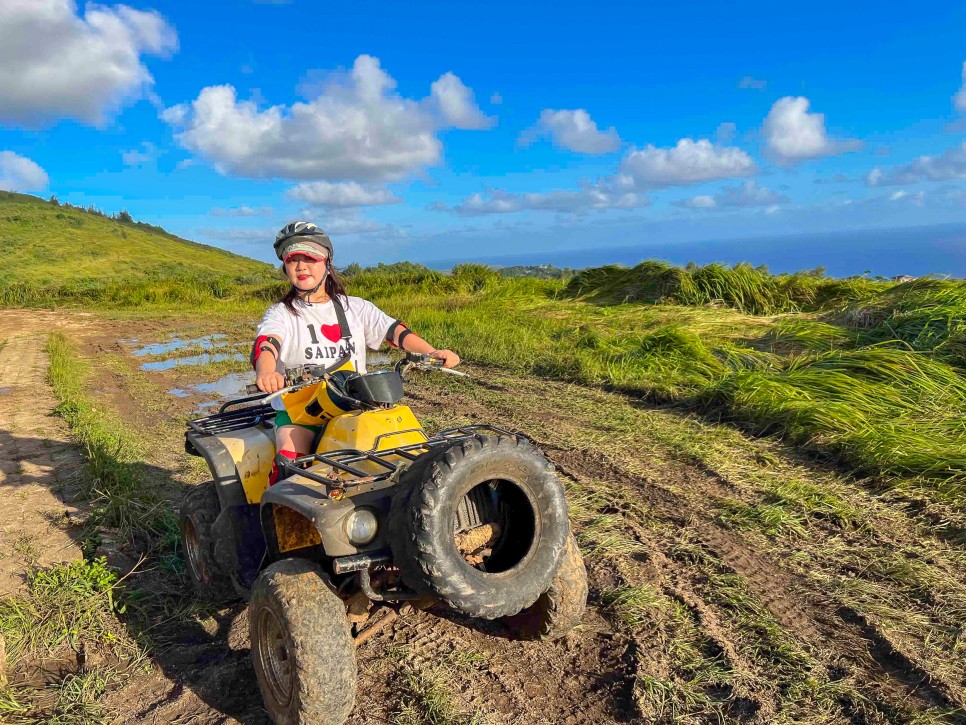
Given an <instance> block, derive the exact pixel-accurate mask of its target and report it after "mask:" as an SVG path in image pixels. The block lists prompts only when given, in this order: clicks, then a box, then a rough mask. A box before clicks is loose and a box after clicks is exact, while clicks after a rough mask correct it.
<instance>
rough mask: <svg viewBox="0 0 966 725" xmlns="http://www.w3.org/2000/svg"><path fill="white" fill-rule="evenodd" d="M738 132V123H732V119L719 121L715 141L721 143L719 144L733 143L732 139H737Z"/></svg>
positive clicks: (715, 131)
mask: <svg viewBox="0 0 966 725" xmlns="http://www.w3.org/2000/svg"><path fill="white" fill-rule="evenodd" d="M737 132H738V126H737V124H734V123H731V122H730V121H725V122H724V123H719V124H718V128H716V129H715V130H714V140H715V143H719V144H726V143H731V142H732V141H734V140H735V134H736V133H737Z"/></svg>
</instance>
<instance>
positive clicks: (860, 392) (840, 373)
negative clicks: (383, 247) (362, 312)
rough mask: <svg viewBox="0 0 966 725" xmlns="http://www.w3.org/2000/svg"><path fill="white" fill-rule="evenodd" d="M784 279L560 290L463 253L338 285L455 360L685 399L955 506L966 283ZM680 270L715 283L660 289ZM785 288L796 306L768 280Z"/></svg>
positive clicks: (964, 482) (720, 275) (630, 277)
mask: <svg viewBox="0 0 966 725" xmlns="http://www.w3.org/2000/svg"><path fill="white" fill-rule="evenodd" d="M635 270H637V271H638V272H644V273H645V274H643V275H640V278H638V279H636V280H635V279H634V278H635V275H634V271H635ZM736 270H737V272H736ZM655 272H660V273H659V274H654V273H655ZM615 277H620V278H621V281H620V283H619V285H615V284H614V278H615ZM790 277H792V276H783V277H772V276H771V275H768V274H767V273H766V272H764V271H760V270H753V269H751V268H747V267H738V268H736V269H728V268H724V267H720V266H719V265H709V266H708V267H703V268H697V269H696V270H694V271H687V270H683V269H680V268H674V267H668V266H666V265H660V264H658V263H645V264H644V265H639V267H637V268H634V270H620V269H617V268H604V269H601V270H588V271H586V272H584V273H582V274H581V275H578V277H575V278H574V280H572V281H571V282H570V283H569V284H568V285H566V286H564V284H563V283H561V282H554V281H547V280H535V279H509V280H508V279H502V278H500V277H499V276H498V275H497V274H496V273H494V272H491V271H489V270H486V269H485V268H481V267H478V266H475V265H465V266H463V267H462V268H458V269H457V270H456V273H455V274H454V275H453V276H452V277H442V276H441V275H438V274H437V273H433V272H429V271H424V272H410V273H406V274H395V275H392V274H385V273H379V272H372V273H363V274H359V275H356V276H354V277H353V278H352V285H353V291H354V293H356V294H360V295H361V296H363V297H368V298H370V299H372V300H374V301H375V302H376V303H377V304H379V305H380V306H381V307H382V308H383V309H385V310H387V311H388V312H389V313H390V314H392V315H394V316H397V317H400V318H401V319H404V320H406V321H407V322H409V323H410V324H411V325H413V327H414V328H415V329H416V330H418V331H419V332H420V334H422V335H424V336H425V337H426V338H427V339H429V340H431V341H433V342H434V344H439V345H442V344H445V345H447V346H450V347H453V348H454V349H455V350H458V351H459V352H460V353H461V354H462V355H464V356H465V357H466V358H467V359H470V360H474V361H477V362H485V363H490V364H493V365H498V366H500V367H503V368H505V369H508V370H511V371H514V372H518V373H522V374H529V375H540V376H545V377H551V378H556V379H559V380H568V381H574V382H578V383H583V384H587V385H595V386H605V387H608V388H611V389H616V390H620V391H625V392H629V393H633V394H636V395H640V396H643V397H645V398H649V399H651V400H653V401H656V402H662V403H675V404H678V405H683V406H686V407H688V408H691V409H696V410H700V411H702V412H704V413H705V414H707V415H709V416H713V417H714V418H715V419H721V420H728V421H732V422H736V423H738V424H740V425H742V426H744V427H746V428H749V429H750V430H753V431H754V432H757V433H762V434H773V433H774V434H779V435H782V436H784V437H785V438H786V439H787V440H789V441H792V442H794V443H797V444H799V445H801V446H803V447H805V448H808V449H810V450H812V451H815V452H818V453H820V454H822V455H826V456H827V455H831V456H833V457H834V458H835V459H836V460H838V461H839V462H840V463H841V464H843V465H845V466H846V467H847V468H849V469H851V470H853V471H855V472H857V473H861V474H863V475H873V476H879V477H882V480H883V482H889V483H891V484H894V485H901V486H905V487H916V488H919V487H926V488H929V489H931V491H932V493H931V494H930V495H934V494H936V493H938V494H939V495H940V496H942V497H943V498H946V499H947V500H950V501H955V502H956V505H957V506H959V505H961V504H962V503H963V501H964V495H966V426H964V425H963V421H964V420H966V377H964V375H963V371H964V369H966V356H964V351H966V345H964V340H966V283H964V282H955V281H941V280H929V279H925V280H915V281H913V282H907V283H904V284H892V283H868V282H865V281H863V280H828V279H824V278H817V279H814V280H809V279H806V278H802V279H796V280H790V279H789V278H790ZM668 278H672V279H673V280H675V282H674V284H673V285H668V284H667V279H668ZM695 278H697V279H698V280H701V279H702V278H704V279H705V280H708V279H714V280H717V282H716V284H717V288H711V286H710V285H706V286H705V288H704V291H703V292H700V294H695V293H693V292H692V293H689V294H693V296H694V299H693V300H690V299H689V300H687V301H685V300H682V301H681V302H679V301H678V300H676V299H675V297H674V294H675V290H679V289H682V288H683V289H686V290H688V289H690V290H694V289H698V290H699V291H700V290H701V287H700V286H698V285H696V284H695V282H694V279H695ZM588 280H589V281H588ZM792 285H795V286H797V287H798V288H799V290H800V291H799V292H798V293H796V294H798V300H799V301H798V302H795V299H796V298H794V297H792V296H791V295H789V296H786V298H784V300H783V299H782V298H780V297H779V296H778V295H777V294H775V293H774V292H773V291H774V290H775V289H781V288H782V287H785V288H789V287H791V286H792ZM615 286H619V290H618V292H619V293H618V294H615ZM630 287H632V288H633V289H634V290H636V291H634V292H633V294H628V289H629V288H630ZM708 289H712V291H711V292H708V291H707V290H708ZM662 290H663V291H662ZM801 290H806V291H808V290H811V291H812V292H814V291H816V290H818V291H819V292H821V295H818V296H817V295H815V294H812V293H809V294H807V295H806V294H805V293H804V292H802V291H801ZM756 298H757V299H758V300H759V301H756ZM627 299H631V300H634V301H625V300H627ZM636 300H641V301H636ZM761 300H765V301H768V305H769V307H768V308H767V309H768V310H769V312H768V313H767V314H762V313H760V312H759V309H760V306H761V305H762V304H763V302H761ZM806 300H807V304H806ZM682 302H683V303H682ZM793 303H794V304H793ZM775 308H778V309H785V310H789V309H792V310H794V309H798V308H806V309H808V310H809V311H808V312H782V313H776V312H775V311H774V310H775ZM753 313H757V314H753ZM601 414H602V415H606V413H605V412H602V413H601Z"/></svg>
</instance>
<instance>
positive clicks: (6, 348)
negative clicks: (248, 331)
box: [0, 311, 83, 596]
mask: <svg viewBox="0 0 966 725" xmlns="http://www.w3.org/2000/svg"><path fill="white" fill-rule="evenodd" d="M60 320H61V318H60V316H58V315H55V314H53V313H46V312H32V313H30V314H29V316H28V315H24V314H22V313H17V312H11V311H6V312H3V313H0V343H5V344H4V345H3V348H2V349H0V500H3V502H4V503H3V507H2V514H0V596H5V595H9V594H11V593H13V592H15V591H17V590H19V589H22V588H23V587H24V586H25V585H26V572H27V569H28V567H29V566H30V565H31V564H38V565H44V566H45V565H49V564H53V563H57V562H64V561H71V560H74V559H78V558H80V557H81V550H80V546H79V545H78V543H77V542H76V541H75V540H74V539H73V538H72V537H71V532H72V531H77V530H79V529H77V528H76V527H75V526H74V524H75V523H76V522H77V521H78V519H79V518H80V516H81V513H80V512H79V511H78V509H77V508H75V507H74V506H73V505H71V504H70V503H68V502H67V501H68V500H69V489H70V482H71V479H72V478H73V476H74V475H75V473H76V471H77V468H78V466H80V465H81V464H82V463H83V457H82V455H81V454H80V452H79V451H77V449H76V448H75V447H74V446H73V445H72V444H71V443H70V442H69V437H68V432H67V426H66V424H65V423H64V421H63V420H61V419H60V418H58V417H56V416H55V415H54V413H53V410H54V406H55V404H56V403H55V401H54V397H53V395H52V394H51V392H50V387H49V385H48V383H47V380H46V374H47V368H48V366H49V360H48V358H47V354H46V353H45V352H44V343H45V341H46V335H45V334H44V333H43V332H38V331H44V330H49V329H51V328H52V327H59V326H61V325H62V322H61V321H60Z"/></svg>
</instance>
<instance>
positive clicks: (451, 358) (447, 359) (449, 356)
mask: <svg viewBox="0 0 966 725" xmlns="http://www.w3.org/2000/svg"><path fill="white" fill-rule="evenodd" d="M430 355H432V356H433V357H436V358H439V359H440V360H442V361H443V367H444V368H455V367H456V366H457V365H459V364H460V356H459V355H457V354H456V353H455V352H453V351H452V350H436V351H435V352H431V353H430Z"/></svg>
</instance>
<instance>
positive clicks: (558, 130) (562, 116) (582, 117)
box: [520, 108, 621, 154]
mask: <svg viewBox="0 0 966 725" xmlns="http://www.w3.org/2000/svg"><path fill="white" fill-rule="evenodd" d="M541 136H549V137H550V139H551V141H552V142H553V144H554V145H555V146H560V147H562V148H565V149H568V150H570V151H577V152H579V153H583V154H605V153H608V152H610V151H617V149H619V148H620V145H621V139H620V136H618V135H617V131H616V130H615V129H614V128H609V129H607V130H606V131H601V130H599V129H598V128H597V124H596V123H594V121H593V119H592V118H591V117H590V114H589V113H587V111H585V110H584V109H582V108H577V109H575V110H561V111H557V110H554V109H552V108H545V109H544V110H543V111H541V112H540V118H539V119H538V120H537V122H536V124H534V126H533V127H532V128H530V129H527V130H526V131H524V132H523V133H522V134H521V135H520V142H521V143H522V144H524V145H528V144H530V143H533V141H535V140H536V139H537V138H539V137H541Z"/></svg>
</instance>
